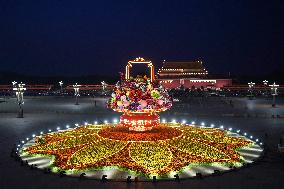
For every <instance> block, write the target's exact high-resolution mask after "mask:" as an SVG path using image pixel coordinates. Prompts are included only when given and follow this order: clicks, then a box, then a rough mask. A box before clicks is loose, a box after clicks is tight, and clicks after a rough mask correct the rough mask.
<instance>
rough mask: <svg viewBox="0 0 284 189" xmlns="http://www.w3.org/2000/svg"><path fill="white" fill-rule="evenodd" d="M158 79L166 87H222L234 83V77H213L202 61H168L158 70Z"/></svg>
mask: <svg viewBox="0 0 284 189" xmlns="http://www.w3.org/2000/svg"><path fill="white" fill-rule="evenodd" d="M158 80H159V81H160V83H161V84H162V85H163V86H164V87H165V88H170V89H171V88H178V87H181V86H184V87H185V88H191V87H197V88H200V87H204V88H208V87H209V88H222V87H224V86H230V85H232V79H229V78H219V77H213V76H211V75H209V74H208V71H207V70H206V68H205V67H204V65H203V63H202V61H191V62H189V61H187V62H167V61H165V60H164V61H163V66H162V68H161V69H159V70H158Z"/></svg>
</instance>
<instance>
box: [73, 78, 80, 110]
mask: <svg viewBox="0 0 284 189" xmlns="http://www.w3.org/2000/svg"><path fill="white" fill-rule="evenodd" d="M80 86H81V85H78V84H77V83H76V84H75V85H73V88H74V96H75V97H76V103H75V105H79V103H78V97H79V96H80Z"/></svg>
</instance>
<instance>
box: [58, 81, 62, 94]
mask: <svg viewBox="0 0 284 189" xmlns="http://www.w3.org/2000/svg"><path fill="white" fill-rule="evenodd" d="M58 83H59V85H60V93H61V94H62V92H63V90H62V86H63V81H59V82H58Z"/></svg>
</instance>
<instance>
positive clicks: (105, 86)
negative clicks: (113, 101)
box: [101, 81, 107, 93]
mask: <svg viewBox="0 0 284 189" xmlns="http://www.w3.org/2000/svg"><path fill="white" fill-rule="evenodd" d="M101 84H102V88H103V93H105V91H106V88H107V83H106V82H105V81H102V82H101Z"/></svg>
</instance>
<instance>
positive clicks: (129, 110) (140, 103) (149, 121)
mask: <svg viewBox="0 0 284 189" xmlns="http://www.w3.org/2000/svg"><path fill="white" fill-rule="evenodd" d="M132 64H147V65H148V67H150V69H151V75H150V78H149V77H146V76H144V77H142V76H139V75H138V76H136V77H135V78H133V77H130V76H129V69H130V68H131V67H132ZM125 70H126V71H125V75H123V76H122V77H121V78H122V79H121V81H120V82H118V83H117V84H116V86H115V90H114V92H113V93H112V98H111V99H110V100H109V102H108V107H109V108H111V109H113V110H114V111H117V112H123V115H122V116H121V117H120V123H121V124H122V125H123V126H125V127H128V128H129V130H133V131H147V130H151V129H152V128H153V127H155V126H157V125H158V124H159V121H160V118H159V115H158V114H157V113H158V112H162V111H166V110H167V109H169V108H170V107H171V106H172V101H171V98H170V96H169V95H168V93H167V91H166V90H165V89H164V87H163V86H162V85H160V84H159V83H158V82H156V81H155V79H154V74H153V70H154V67H153V64H152V63H151V62H150V61H145V60H144V59H143V58H137V59H135V60H134V61H129V62H128V64H127V66H126V69H125Z"/></svg>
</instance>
